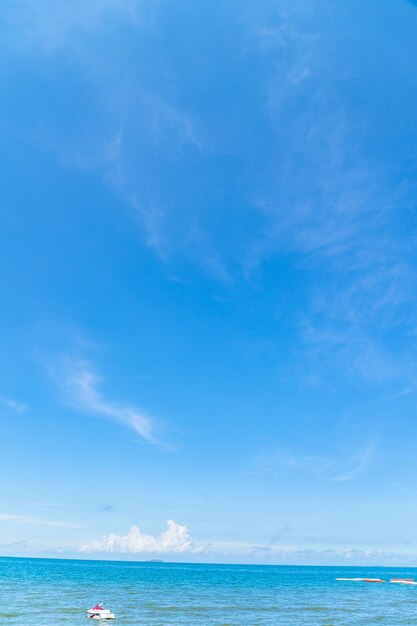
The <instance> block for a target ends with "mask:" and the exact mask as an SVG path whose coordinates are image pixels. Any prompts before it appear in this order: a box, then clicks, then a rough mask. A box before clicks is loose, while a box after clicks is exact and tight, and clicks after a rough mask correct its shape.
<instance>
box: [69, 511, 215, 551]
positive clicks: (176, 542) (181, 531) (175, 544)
mask: <svg viewBox="0 0 417 626" xmlns="http://www.w3.org/2000/svg"><path fill="white" fill-rule="evenodd" d="M167 527H168V528H167V530H164V531H163V532H162V533H161V534H160V535H157V536H155V535H147V534H145V533H143V532H142V531H141V529H140V528H139V526H136V525H134V526H132V527H131V528H130V530H129V532H128V533H127V534H126V535H117V534H116V533H110V535H107V536H104V537H103V538H102V539H100V540H98V541H92V542H91V543H89V544H86V545H83V546H81V548H79V552H87V553H88V552H117V553H124V554H139V553H142V552H144V553H152V554H184V553H194V554H198V553H201V552H202V551H203V548H202V547H201V546H197V545H196V544H195V543H194V541H193V540H192V538H191V537H190V535H189V533H188V530H187V527H186V526H181V525H180V524H177V523H176V522H174V520H172V519H169V520H168V521H167Z"/></svg>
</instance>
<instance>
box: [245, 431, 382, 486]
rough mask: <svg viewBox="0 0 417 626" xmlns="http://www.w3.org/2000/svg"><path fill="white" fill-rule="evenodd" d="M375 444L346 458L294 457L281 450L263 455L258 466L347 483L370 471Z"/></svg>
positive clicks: (266, 469)
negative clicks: (304, 473)
mask: <svg viewBox="0 0 417 626" xmlns="http://www.w3.org/2000/svg"><path fill="white" fill-rule="evenodd" d="M374 452H375V443H374V441H371V442H370V443H368V445H366V446H365V447H362V448H360V449H359V450H357V451H355V452H353V453H351V454H349V455H347V456H345V457H344V458H340V456H341V455H339V457H328V456H323V455H308V454H307V455H294V454H289V453H287V452H283V451H280V450H276V451H274V452H272V453H267V454H264V455H261V456H260V457H259V458H258V459H257V462H256V466H257V468H258V469H259V470H262V471H277V470H278V469H279V468H281V469H284V468H286V469H287V470H291V471H302V472H307V473H308V474H311V475H312V476H316V477H317V478H320V479H322V480H329V481H336V482H345V481H350V480H355V479H356V478H359V476H361V475H362V474H363V473H364V472H366V471H367V470H369V468H370V466H371V464H372V461H373V459H374Z"/></svg>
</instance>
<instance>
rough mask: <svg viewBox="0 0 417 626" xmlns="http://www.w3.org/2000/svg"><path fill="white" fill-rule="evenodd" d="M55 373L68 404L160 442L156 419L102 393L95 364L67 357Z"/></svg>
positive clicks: (59, 363)
mask: <svg viewBox="0 0 417 626" xmlns="http://www.w3.org/2000/svg"><path fill="white" fill-rule="evenodd" d="M51 372H52V375H53V377H54V379H55V380H56V381H57V383H58V384H59V387H60V388H61V390H62V391H63V393H64V396H65V398H66V400H67V402H68V403H69V404H71V405H72V406H74V407H75V408H76V409H78V410H80V411H83V412H85V413H90V414H93V415H97V416H99V417H102V418H105V419H110V420H113V421H115V422H119V423H120V424H123V425H125V426H127V427H129V428H131V429H132V430H133V431H134V432H135V433H137V434H138V435H140V437H142V438H143V439H145V440H146V441H148V442H150V443H157V437H156V420H155V419H154V418H152V417H150V416H149V415H148V414H147V413H145V412H144V411H142V410H141V409H139V408H137V407H135V406H132V405H128V404H124V403H117V402H111V401H109V400H107V399H105V398H104V396H103V394H102V393H101V392H100V390H99V386H100V383H101V382H102V379H101V378H100V377H99V376H98V374H97V373H96V371H95V369H94V366H93V365H92V363H91V362H89V361H86V360H83V359H70V358H64V359H61V360H60V361H59V362H58V363H57V364H56V365H55V366H54V367H53V368H52V369H51Z"/></svg>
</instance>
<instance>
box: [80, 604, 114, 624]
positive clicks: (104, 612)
mask: <svg viewBox="0 0 417 626" xmlns="http://www.w3.org/2000/svg"><path fill="white" fill-rule="evenodd" d="M87 615H88V617H89V618H90V619H103V620H107V619H116V616H115V614H114V613H111V612H110V611H109V609H103V602H100V604H96V605H95V606H93V608H92V609H88V611H87Z"/></svg>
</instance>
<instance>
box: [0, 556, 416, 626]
mask: <svg viewBox="0 0 417 626" xmlns="http://www.w3.org/2000/svg"><path fill="white" fill-rule="evenodd" d="M414 576H415V577H416V578H417V569H415V570H414V569H410V568H395V569H391V568H381V567H373V568H372V567H367V568H364V567H309V566H305V567H296V566H273V565H262V566H257V565H194V564H180V563H138V562H121V561H84V560H83V561H81V560H80V561H77V560H64V559H62V560H61V559H23V558H0V625H4V624H8V625H10V626H12V625H16V626H25V625H26V624H31V625H33V626H46V625H48V626H52V625H58V624H68V625H69V624H74V625H76V624H88V623H90V624H93V623H94V624H96V623H110V624H115V625H117V624H120V625H122V624H126V625H131V626H133V625H135V624H138V625H139V624H141V625H149V626H151V625H152V626H165V625H166V626H168V625H180V624H181V625H184V626H185V625H190V626H191V625H193V626H197V625H201V626H202V625H211V624H213V625H218V626H238V625H243V624H244V625H246V626H250V625H263V626H272V625H275V626H278V625H281V624H285V625H294V626H301V625H306V626H307V625H308V626H316V625H317V626H318V625H323V626H336V625H339V624H340V625H342V624H343V625H344V626H348V625H349V626H350V625H353V624H355V625H357V626H359V625H361V626H371V625H372V624H378V625H380V624H387V625H389V626H395V625H396V624H403V625H410V624H417V587H410V586H403V585H395V584H390V583H387V584H378V583H374V584H370V583H361V582H354V581H337V580H336V578H362V577H371V578H383V579H388V580H389V578H394V577H407V578H411V577H414ZM97 602H105V605H106V607H107V608H109V609H111V610H112V611H114V613H115V614H116V621H115V622H103V621H100V622H96V621H94V620H91V619H88V618H87V616H86V612H85V611H86V609H88V608H91V607H92V606H93V605H94V604H95V603H97Z"/></svg>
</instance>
